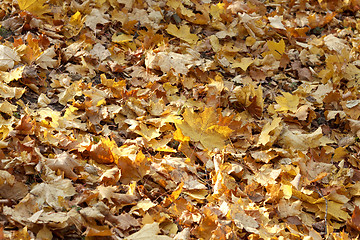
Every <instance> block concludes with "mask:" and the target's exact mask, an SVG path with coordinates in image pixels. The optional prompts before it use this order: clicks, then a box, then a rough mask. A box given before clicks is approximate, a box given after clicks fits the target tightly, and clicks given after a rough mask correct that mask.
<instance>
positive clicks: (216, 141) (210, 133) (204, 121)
mask: <svg viewBox="0 0 360 240" xmlns="http://www.w3.org/2000/svg"><path fill="white" fill-rule="evenodd" d="M183 117H184V120H182V121H181V120H180V121H177V122H176V126H177V127H178V128H180V130H181V132H182V133H183V134H184V135H185V136H189V137H190V139H191V140H193V141H200V143H201V144H202V145H203V146H204V147H205V148H207V149H209V150H212V149H214V148H219V149H221V148H223V147H224V146H225V141H226V140H227V138H228V137H229V136H230V134H231V132H232V130H231V129H230V128H229V127H228V126H220V125H218V120H219V116H218V114H217V113H216V110H215V109H214V108H205V110H204V111H203V112H201V113H197V112H194V111H193V110H190V109H185V112H184V114H183Z"/></svg>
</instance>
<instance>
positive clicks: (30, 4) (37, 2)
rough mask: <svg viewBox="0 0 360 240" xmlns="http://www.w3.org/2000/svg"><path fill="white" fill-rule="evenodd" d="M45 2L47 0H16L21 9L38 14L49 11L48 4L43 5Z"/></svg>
mask: <svg viewBox="0 0 360 240" xmlns="http://www.w3.org/2000/svg"><path fill="white" fill-rule="evenodd" d="M46 2H47V0H18V4H19V7H20V9H21V10H26V11H29V12H31V13H33V14H35V15H38V16H40V15H42V14H44V13H46V12H48V11H49V10H48V8H49V5H44V4H45V3H46Z"/></svg>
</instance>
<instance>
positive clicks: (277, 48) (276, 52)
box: [262, 39, 285, 60]
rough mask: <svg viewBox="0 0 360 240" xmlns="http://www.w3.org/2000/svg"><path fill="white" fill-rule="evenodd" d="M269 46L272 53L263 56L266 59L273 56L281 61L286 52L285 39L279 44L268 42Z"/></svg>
mask: <svg viewBox="0 0 360 240" xmlns="http://www.w3.org/2000/svg"><path fill="white" fill-rule="evenodd" d="M267 46H268V48H269V50H270V51H268V52H265V53H263V54H262V56H263V57H265V56H266V55H268V54H272V55H273V56H274V57H275V59H276V60H280V59H281V56H282V55H283V54H284V52H285V42H284V40H283V39H281V40H280V41H279V42H278V43H277V42H275V41H268V42H267Z"/></svg>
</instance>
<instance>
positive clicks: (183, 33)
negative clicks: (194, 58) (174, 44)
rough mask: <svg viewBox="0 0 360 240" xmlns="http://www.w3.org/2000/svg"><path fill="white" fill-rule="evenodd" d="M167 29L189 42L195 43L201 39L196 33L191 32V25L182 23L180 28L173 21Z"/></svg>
mask: <svg viewBox="0 0 360 240" xmlns="http://www.w3.org/2000/svg"><path fill="white" fill-rule="evenodd" d="M166 31H167V32H168V33H169V34H171V35H173V36H175V37H178V38H180V39H181V40H183V41H185V42H187V43H189V44H195V43H196V42H197V41H198V39H199V38H198V36H196V34H192V33H190V27H189V26H188V25H181V26H180V28H177V27H176V26H175V25H174V24H172V23H171V24H169V25H168V27H167V28H166Z"/></svg>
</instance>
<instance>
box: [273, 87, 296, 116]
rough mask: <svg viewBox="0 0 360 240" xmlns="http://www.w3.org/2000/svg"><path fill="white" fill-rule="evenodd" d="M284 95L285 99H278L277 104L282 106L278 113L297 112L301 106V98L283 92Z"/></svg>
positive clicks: (279, 97)
mask: <svg viewBox="0 0 360 240" xmlns="http://www.w3.org/2000/svg"><path fill="white" fill-rule="evenodd" d="M282 95H283V97H281V96H278V97H276V102H277V103H278V104H279V106H280V107H279V108H277V109H276V111H279V112H280V111H291V112H296V110H297V106H298V105H299V97H298V96H296V95H292V94H291V93H288V92H283V93H282Z"/></svg>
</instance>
